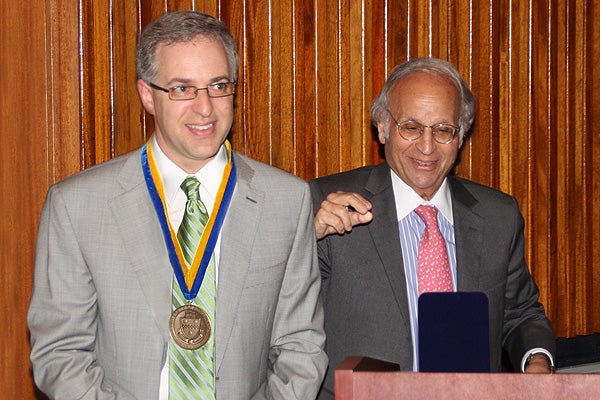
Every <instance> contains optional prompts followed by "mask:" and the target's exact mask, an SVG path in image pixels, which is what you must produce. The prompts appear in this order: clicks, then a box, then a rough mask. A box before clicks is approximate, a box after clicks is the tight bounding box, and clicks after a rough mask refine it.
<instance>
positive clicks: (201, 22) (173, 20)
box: [136, 11, 238, 82]
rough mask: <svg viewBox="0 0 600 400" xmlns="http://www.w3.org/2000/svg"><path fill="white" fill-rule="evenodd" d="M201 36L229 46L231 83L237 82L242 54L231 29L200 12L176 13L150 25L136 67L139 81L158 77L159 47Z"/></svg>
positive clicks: (163, 16)
mask: <svg viewBox="0 0 600 400" xmlns="http://www.w3.org/2000/svg"><path fill="white" fill-rule="evenodd" d="M197 36H202V37H205V38H209V39H211V40H215V41H219V42H221V43H222V44H223V47H225V53H226V54H227V63H228V64H229V73H230V74H231V80H232V81H234V82H235V81H236V80H237V69H238V54H237V48H236V45H235V40H234V39H233V36H232V35H231V32H229V29H227V27H226V26H225V25H224V24H223V23H222V22H221V21H219V20H218V19H216V18H215V17H213V16H211V15H208V14H204V13H200V12H197V11H174V12H169V13H166V14H163V15H162V16H161V17H159V18H157V19H155V20H154V21H152V22H150V23H149V24H148V25H147V26H146V27H145V28H144V30H142V33H141V34H140V37H139V41H138V46H137V53H136V67H137V76H138V79H143V80H144V81H146V82H153V81H154V79H156V76H157V75H158V67H159V66H158V64H157V62H156V48H157V47H158V45H159V44H172V43H186V42H190V41H192V40H194V39H195V38H196V37H197Z"/></svg>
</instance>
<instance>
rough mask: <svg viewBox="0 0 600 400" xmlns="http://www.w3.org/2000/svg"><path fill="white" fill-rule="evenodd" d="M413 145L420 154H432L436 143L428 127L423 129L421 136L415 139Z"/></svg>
mask: <svg viewBox="0 0 600 400" xmlns="http://www.w3.org/2000/svg"><path fill="white" fill-rule="evenodd" d="M415 144H416V146H417V148H418V149H419V151H421V153H423V154H431V153H433V151H434V150H435V147H436V141H435V140H434V139H433V130H432V129H431V128H430V127H428V126H425V127H423V134H422V135H421V137H420V138H419V139H417V141H416V143H415Z"/></svg>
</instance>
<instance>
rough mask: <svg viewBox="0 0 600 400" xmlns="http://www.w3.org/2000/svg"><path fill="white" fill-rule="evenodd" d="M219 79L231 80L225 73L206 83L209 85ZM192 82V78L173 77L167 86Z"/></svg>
mask: <svg viewBox="0 0 600 400" xmlns="http://www.w3.org/2000/svg"><path fill="white" fill-rule="evenodd" d="M219 81H231V78H230V77H229V76H227V75H220V76H216V77H214V78H212V79H211V80H210V81H209V83H208V84H209V85H210V84H213V83H216V82H219ZM193 82H194V80H193V79H189V78H173V79H170V80H169V81H168V82H167V87H173V86H180V85H190V84H192V83H193Z"/></svg>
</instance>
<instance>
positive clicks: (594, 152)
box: [576, 1, 600, 334]
mask: <svg viewBox="0 0 600 400" xmlns="http://www.w3.org/2000/svg"><path fill="white" fill-rule="evenodd" d="M582 15H583V19H584V21H582V26H583V27H584V29H585V34H584V37H583V38H582V40H583V42H584V45H583V49H584V54H585V57H584V60H583V63H584V65H585V73H584V76H583V81H584V82H585V84H584V87H585V91H584V94H583V97H584V98H585V108H584V113H585V115H584V118H585V120H584V123H583V126H582V129H583V132H584V134H585V136H586V137H587V139H588V141H587V143H588V148H587V154H588V157H587V159H586V173H587V176H586V187H587V188H588V192H587V193H588V201H587V202H586V204H587V207H586V209H585V218H586V224H587V226H588V234H587V236H586V237H584V238H582V240H583V241H584V242H585V243H586V255H587V258H586V265H587V270H588V275H587V277H586V279H587V280H588V281H590V282H591V291H590V292H589V293H587V294H586V300H585V302H586V304H589V305H590V306H589V310H588V315H589V319H590V322H589V326H588V328H587V329H586V330H585V331H581V332H600V318H598V317H597V316H598V315H600V246H598V243H600V224H599V223H598V221H600V207H598V206H597V205H598V203H599V202H600V172H599V171H598V170H599V169H600V168H599V166H600V63H599V62H598V60H600V24H598V21H600V2H598V1H588V2H586V3H585V6H584V9H583V11H582ZM576 333H577V334H579V333H580V332H576Z"/></svg>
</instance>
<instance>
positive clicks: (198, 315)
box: [169, 304, 211, 350]
mask: <svg viewBox="0 0 600 400" xmlns="http://www.w3.org/2000/svg"><path fill="white" fill-rule="evenodd" d="M169 330H170V331H171V337H172V338H173V340H174V341H175V343H177V344H178V345H179V346H180V347H182V348H184V349H188V350H196V349H199V348H200V347H202V346H204V344H205V343H206V342H208V339H209V338H210V332H211V326H210V319H209V318H208V315H207V314H206V311H204V310H203V309H201V308H200V307H197V306H195V305H193V304H186V305H184V306H181V307H179V308H177V309H176V310H174V311H173V313H172V314H171V320H170V321H169Z"/></svg>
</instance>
